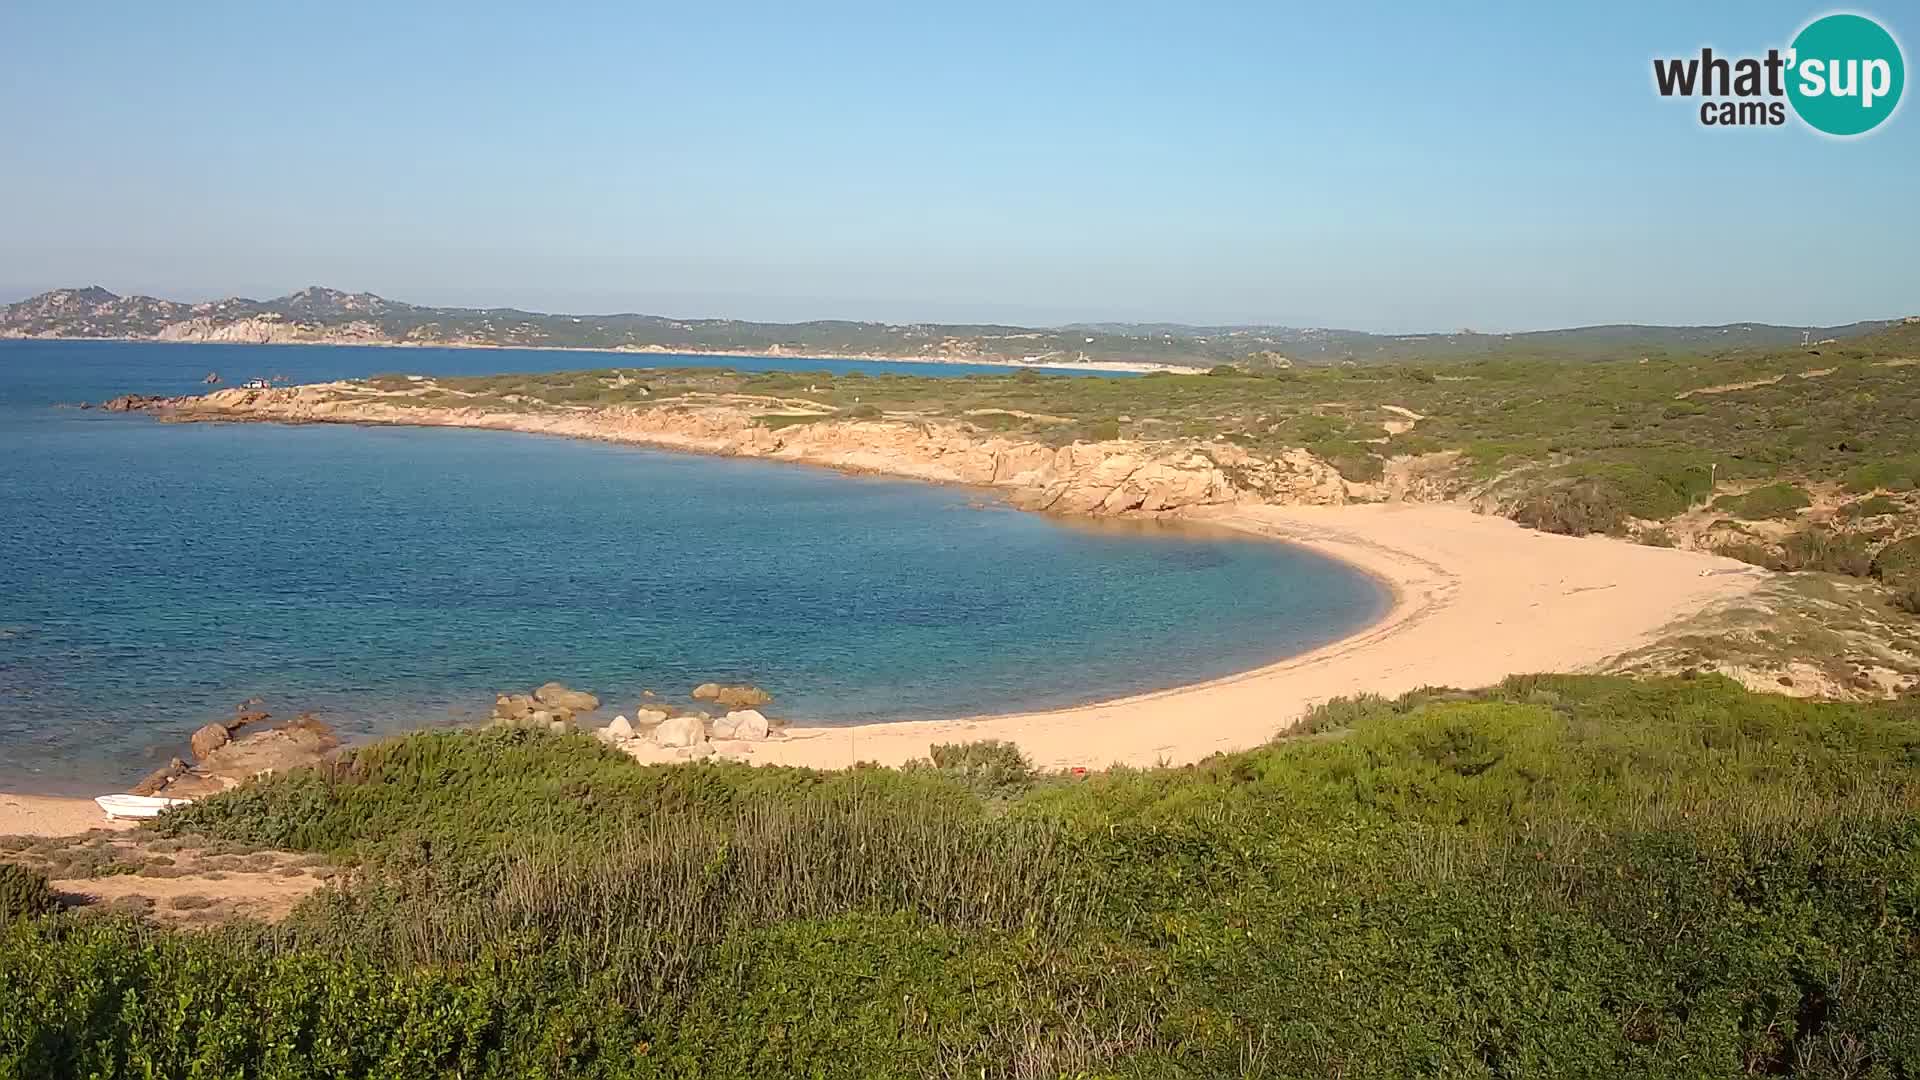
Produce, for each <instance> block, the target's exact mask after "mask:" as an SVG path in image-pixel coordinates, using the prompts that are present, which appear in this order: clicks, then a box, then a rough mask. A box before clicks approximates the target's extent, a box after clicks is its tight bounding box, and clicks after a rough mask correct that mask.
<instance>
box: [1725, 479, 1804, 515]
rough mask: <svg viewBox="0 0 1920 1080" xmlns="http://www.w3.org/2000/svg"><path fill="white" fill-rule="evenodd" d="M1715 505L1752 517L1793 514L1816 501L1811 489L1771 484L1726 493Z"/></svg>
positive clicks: (1728, 511) (1730, 511) (1729, 511)
mask: <svg viewBox="0 0 1920 1080" xmlns="http://www.w3.org/2000/svg"><path fill="white" fill-rule="evenodd" d="M1713 505H1714V509H1716V510H1724V511H1726V512H1727V513H1729V514H1732V515H1733V516H1735V517H1738V518H1744V519H1746V520H1748V521H1765V520H1769V519H1775V518H1790V517H1794V516H1796V515H1797V514H1798V513H1799V512H1800V511H1801V510H1804V509H1806V508H1807V507H1809V506H1811V505H1813V500H1812V499H1810V498H1808V497H1807V493H1806V492H1805V491H1802V490H1801V489H1800V488H1799V487H1797V486H1795V485H1793V484H1786V483H1781V484H1768V485H1766V486H1765V487H1757V488H1754V489H1753V490H1752V491H1749V492H1747V493H1745V494H1743V495H1722V496H1720V497H1719V498H1718V499H1715V500H1714V501H1713Z"/></svg>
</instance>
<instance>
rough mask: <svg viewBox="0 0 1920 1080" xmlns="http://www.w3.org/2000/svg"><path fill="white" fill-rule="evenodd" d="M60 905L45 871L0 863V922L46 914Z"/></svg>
mask: <svg viewBox="0 0 1920 1080" xmlns="http://www.w3.org/2000/svg"><path fill="white" fill-rule="evenodd" d="M59 906H60V904H59V901H58V900H56V899H55V898H54V895H53V890H52V889H51V888H50V887H48V885H47V877H46V875H45V874H42V873H40V872H39V871H37V870H32V869H29V868H27V867H24V866H20V865H17V864H15V863H0V924H4V923H10V922H12V921H14V920H15V919H27V918H32V917H34V916H36V915H45V914H46V913H47V912H49V911H52V910H54V909H55V908H57V907H59Z"/></svg>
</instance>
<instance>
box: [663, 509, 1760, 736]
mask: <svg viewBox="0 0 1920 1080" xmlns="http://www.w3.org/2000/svg"><path fill="white" fill-rule="evenodd" d="M1197 520H1203V521H1207V522H1209V523H1213V524H1220V525H1227V526H1230V527H1233V528H1236V529H1242V530H1246V531H1249V532H1256V533H1259V534H1262V535H1266V536H1273V537H1277V538H1281V539H1285V540H1290V541H1293V542H1296V543H1300V544H1304V545H1306V546H1309V547H1312V548H1314V549H1316V550H1319V551H1322V552H1325V553H1327V554H1329V555H1332V556H1335V557H1336V558H1340V559H1344V560H1346V561H1347V562H1350V563H1352V564H1354V565H1356V566H1359V567H1360V568H1362V569H1364V570H1366V571H1368V572H1370V573H1372V574H1375V575H1376V576H1378V577H1380V578H1381V579H1383V580H1384V581H1386V582H1388V583H1390V584H1391V585H1392V586H1393V588H1394V591H1395V593H1396V594H1397V602H1396V604H1395V605H1394V607H1393V610H1392V612H1391V613H1390V614H1389V615H1388V616H1387V617H1386V618H1385V619H1383V620H1382V621H1380V622H1378V623H1376V624H1374V625H1373V626H1371V627H1369V628H1368V629H1366V630H1364V631H1362V632H1361V633H1359V634H1357V635H1355V636H1353V637H1350V638H1346V639H1344V640H1342V641H1339V642H1336V643H1334V644H1332V645H1329V646H1326V647H1324V648H1321V649H1318V650H1315V651H1314V652H1311V653H1308V654H1305V655H1303V656H1296V657H1293V658H1291V659H1288V660H1284V661H1281V662H1279V663H1276V664H1273V665H1270V666H1268V667H1264V668H1260V669H1257V670H1255V671H1250V672H1246V673H1244V674H1241V675H1236V676H1232V677H1229V678H1225V679H1219V680H1215V681H1213V682H1207V683H1201V684H1197V685H1193V686H1185V687H1179V688H1176V689H1172V690H1164V691H1160V692H1157V693H1151V694H1141V695H1137V696H1133V697H1127V698H1121V699H1118V700H1114V701H1110V702H1105V703H1102V704H1097V705H1086V706H1081V707H1078V708H1071V709H1060V710H1053V711H1049V712H1040V713H1025V714H1017V715H1009V716H992V717H980V718H974V719H967V720H944V721H921V722H905V723H887V724H869V725H864V726H861V727H853V728H847V727H840V728H807V727H796V728H791V729H789V731H788V738H787V739H786V740H784V741H773V742H767V743H754V744H750V745H751V752H750V753H748V754H746V755H745V757H746V759H747V760H751V761H754V762H759V763H768V764H772V763H778V764H787V765H809V766H815V767H820V768H838V767H842V766H846V765H850V764H852V763H854V762H856V761H873V762H878V763H880V764H883V765H898V764H900V763H902V762H904V761H907V760H909V759H911V758H915V757H924V756H926V753H927V748H928V746H929V745H930V744H933V743H943V742H959V741H971V740H976V739H1006V740H1010V741H1012V742H1014V743H1017V744H1019V746H1020V747H1021V749H1022V750H1024V751H1026V753H1027V755H1028V756H1029V757H1031V758H1032V759H1033V761H1034V763H1035V764H1036V765H1039V766H1041V767H1043V768H1062V767H1072V766H1086V767H1088V768H1100V767H1103V766H1107V765H1112V764H1125V765H1135V766H1151V765H1155V764H1160V763H1167V764H1183V763H1186V762H1192V761H1197V760H1199V759H1201V758H1204V757H1206V756H1208V755H1209V754H1213V753H1215V752H1218V751H1226V750H1239V749H1245V748H1248V747H1252V746H1257V745H1259V744H1260V743H1262V742H1265V741H1266V740H1268V739H1270V738H1272V737H1273V736H1274V735H1275V734H1276V733H1278V732H1280V731H1281V730H1283V729H1285V728H1287V727H1289V726H1291V725H1292V724H1293V723H1295V722H1296V721H1298V720H1299V719H1300V717H1301V716H1302V715H1303V714H1304V713H1305V712H1306V711H1307V710H1308V709H1309V708H1311V707H1312V706H1314V705H1317V704H1319V703H1321V702H1324V701H1326V700H1327V699H1328V698H1332V697H1337V696H1341V695H1351V694H1358V693H1362V692H1372V693H1377V694H1384V695H1395V694H1399V693H1403V692H1405V691H1407V690H1411V689H1415V688H1417V687H1420V686H1455V687H1478V686H1485V685H1487V684H1490V683H1494V682H1498V681H1499V680H1501V679H1503V678H1505V677H1507V676H1508V675H1514V674H1525V673H1534V672H1578V671H1583V670H1590V669H1592V668H1594V667H1596V666H1598V665H1600V664H1602V663H1603V662H1604V661H1606V660H1608V659H1611V658H1612V657H1615V656H1617V655H1619V654H1621V653H1623V652H1627V651H1629V650H1631V649H1634V648H1637V647H1639V646H1640V645H1643V644H1645V643H1647V642H1648V641H1649V640H1652V639H1653V638H1655V637H1657V636H1658V633H1659V631H1660V630H1661V628H1662V627H1665V626H1666V625H1668V624H1669V623H1671V622H1673V621H1674V620H1676V619H1678V618H1681V617H1682V616H1685V615H1688V614H1690V613H1692V612H1694V611H1696V610H1698V609H1699V608H1701V607H1702V606H1704V605H1706V604H1709V603H1712V602H1715V601H1719V600H1723V599H1727V598H1729V597H1734V596H1738V595H1741V594H1743V593H1746V592H1748V591H1751V590H1752V589H1753V588H1754V587H1755V586H1757V585H1758V584H1759V583H1760V581H1762V580H1764V578H1765V576H1766V574H1765V572H1764V571H1760V570H1756V569H1754V568H1753V567H1750V566H1747V565H1746V564H1744V563H1740V562H1736V561H1734V560H1732V559H1724V558H1719V557H1717V556H1711V555H1702V554H1698V553H1695V552H1686V551H1678V550H1673V549H1665V548H1652V547H1644V546H1641V545H1637V544H1630V543H1626V542H1624V541H1619V540H1612V539H1606V538H1601V537H1585V538H1580V539H1575V538H1573V537H1567V536H1553V535H1549V534H1546V533H1541V532H1535V531H1532V530H1529V529H1523V528H1521V527H1520V526H1518V525H1515V524H1514V523H1512V522H1511V521H1507V520H1505V519H1503V518H1496V517H1488V516H1484V515H1480V514H1475V513H1472V512H1471V511H1469V510H1466V509H1463V508H1460V507H1456V506H1436V505H1424V504H1374V505H1364V506H1339V507H1279V506H1248V507H1234V508H1230V509H1225V510H1220V511H1215V512H1211V513H1208V514H1205V515H1202V516H1198V517H1197ZM720 745H721V746H722V747H723V748H725V749H727V750H728V751H730V752H735V751H736V748H741V747H745V746H747V745H749V744H737V743H725V744H720ZM635 756H637V757H640V758H641V759H642V760H650V761H673V760H680V757H679V754H678V752H676V751H670V750H660V749H658V748H654V747H650V746H649V747H645V748H643V749H641V750H640V751H639V752H638V753H636V755H635Z"/></svg>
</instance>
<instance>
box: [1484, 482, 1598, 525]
mask: <svg viewBox="0 0 1920 1080" xmlns="http://www.w3.org/2000/svg"><path fill="white" fill-rule="evenodd" d="M1507 516H1509V517H1511V518H1512V519H1513V520H1515V521H1517V522H1519V523H1520V524H1522V525H1525V526H1526V527H1527V528H1529V529H1539V530H1540V531H1541V532H1549V533H1560V534H1563V535H1566V536H1587V535H1589V534H1592V533H1619V532H1622V531H1624V530H1625V528H1626V524H1627V512H1626V509H1625V508H1624V507H1623V506H1622V505H1621V503H1620V497H1619V494H1618V492H1616V491H1614V490H1613V489H1612V488H1610V487H1608V486H1607V485H1605V484H1601V483H1598V482H1595V481H1580V482H1575V483H1562V484H1556V485H1553V486H1551V487H1547V488H1543V489H1539V490H1536V491H1534V492H1533V493H1532V494H1530V495H1527V496H1525V497H1524V498H1523V499H1521V501H1520V503H1519V504H1518V505H1517V506H1515V507H1514V508H1513V509H1512V510H1511V511H1509V512H1508V515H1507Z"/></svg>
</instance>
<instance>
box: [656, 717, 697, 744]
mask: <svg viewBox="0 0 1920 1080" xmlns="http://www.w3.org/2000/svg"><path fill="white" fill-rule="evenodd" d="M653 741H654V742H655V743H657V744H659V745H661V746H668V747H673V746H700V745H702V744H704V743H705V742H706V741H707V726H706V725H705V724H704V723H702V722H701V721H700V718H699V717H697V716H676V717H672V718H670V719H668V720H664V721H662V722H661V724H660V726H659V727H656V728H654V729H653Z"/></svg>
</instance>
